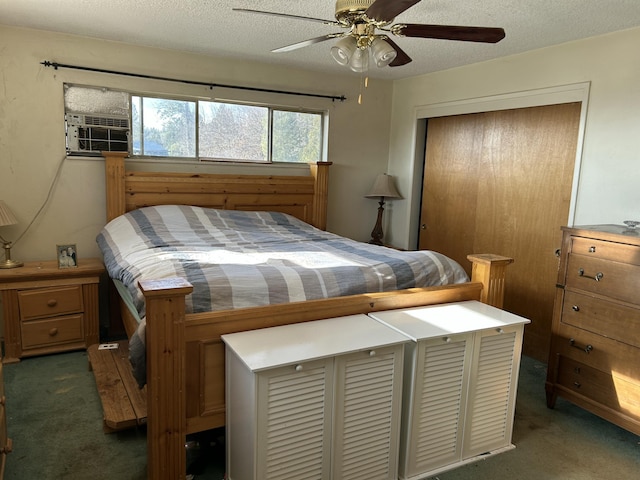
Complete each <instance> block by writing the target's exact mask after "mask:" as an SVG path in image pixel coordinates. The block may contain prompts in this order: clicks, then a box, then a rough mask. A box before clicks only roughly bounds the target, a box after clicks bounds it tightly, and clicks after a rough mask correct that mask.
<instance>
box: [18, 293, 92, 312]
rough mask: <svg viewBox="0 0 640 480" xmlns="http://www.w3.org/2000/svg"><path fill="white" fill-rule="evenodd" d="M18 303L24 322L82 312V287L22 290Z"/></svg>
mask: <svg viewBox="0 0 640 480" xmlns="http://www.w3.org/2000/svg"><path fill="white" fill-rule="evenodd" d="M18 302H19V304H20V318H21V319H22V320H29V319H31V318H40V317H50V316H53V315H63V314H66V313H76V312H82V311H83V305H82V285H69V286H64V287H49V288H34V289H33V290H21V291H19V292H18Z"/></svg>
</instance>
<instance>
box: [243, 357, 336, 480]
mask: <svg viewBox="0 0 640 480" xmlns="http://www.w3.org/2000/svg"><path fill="white" fill-rule="evenodd" d="M333 362H334V360H333V359H331V358H329V359H323V360H316V361H309V362H303V363H299V364H296V365H292V366H286V367H281V368H275V369H273V370H268V371H264V372H260V373H259V374H258V378H257V380H258V395H257V399H258V401H257V409H258V412H257V436H256V440H257V445H256V467H257V472H256V473H257V475H256V477H255V478H256V479H260V480H326V479H328V478H330V475H331V474H330V472H331V417H332V403H333V376H334V366H333Z"/></svg>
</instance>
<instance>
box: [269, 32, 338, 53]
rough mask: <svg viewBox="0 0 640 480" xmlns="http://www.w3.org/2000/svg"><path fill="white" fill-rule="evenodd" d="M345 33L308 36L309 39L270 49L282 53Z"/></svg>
mask: <svg viewBox="0 0 640 480" xmlns="http://www.w3.org/2000/svg"><path fill="white" fill-rule="evenodd" d="M344 35H345V33H329V34H328V35H323V36H322V37H315V38H310V39H309V40H304V41H303V42H298V43H294V44H292V45H287V46H285V47H280V48H276V49H275V50H271V51H272V52H274V53H282V52H290V51H291V50H297V49H298V48H302V47H308V46H309V45H315V44H316V43H320V42H324V41H325V40H331V39H332V38H337V37H343V36H344Z"/></svg>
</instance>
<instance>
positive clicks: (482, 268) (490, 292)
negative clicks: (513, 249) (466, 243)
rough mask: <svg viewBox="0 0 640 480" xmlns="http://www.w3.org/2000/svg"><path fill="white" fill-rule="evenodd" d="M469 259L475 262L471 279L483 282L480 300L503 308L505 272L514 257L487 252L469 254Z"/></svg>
mask: <svg viewBox="0 0 640 480" xmlns="http://www.w3.org/2000/svg"><path fill="white" fill-rule="evenodd" d="M467 259H468V260H470V261H471V262H473V267H472V270H471V281H472V282H480V283H482V292H481V293H480V301H481V302H482V303H486V304H488V305H492V306H494V307H497V308H502V305H503V302H504V278H505V273H506V269H507V265H509V264H510V263H513V258H509V257H503V256H501V255H493V254H490V253H485V254H475V255H467Z"/></svg>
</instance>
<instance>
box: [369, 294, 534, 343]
mask: <svg viewBox="0 0 640 480" xmlns="http://www.w3.org/2000/svg"><path fill="white" fill-rule="evenodd" d="M370 316H372V317H374V318H377V319H379V320H380V321H382V322H384V323H386V324H388V325H390V326H392V327H393V328H396V329H397V330H399V331H401V332H403V333H404V334H406V335H408V336H409V337H410V338H411V339H412V340H414V341H419V340H426V339H428V338H435V337H442V336H443V335H444V336H447V335H455V334H460V333H469V332H474V331H479V330H487V329H491V328H501V327H506V326H509V325H519V324H526V323H530V320H528V319H526V318H524V317H520V316H518V315H514V314H512V313H509V312H506V311H505V310H501V309H499V308H496V307H492V306H490V305H486V304H484V303H480V302H477V301H475V300H470V301H466V302H456V303H449V304H443V305H429V306H426V307H414V308H407V309H402V310H387V311H384V312H375V313H371V314H370Z"/></svg>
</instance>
